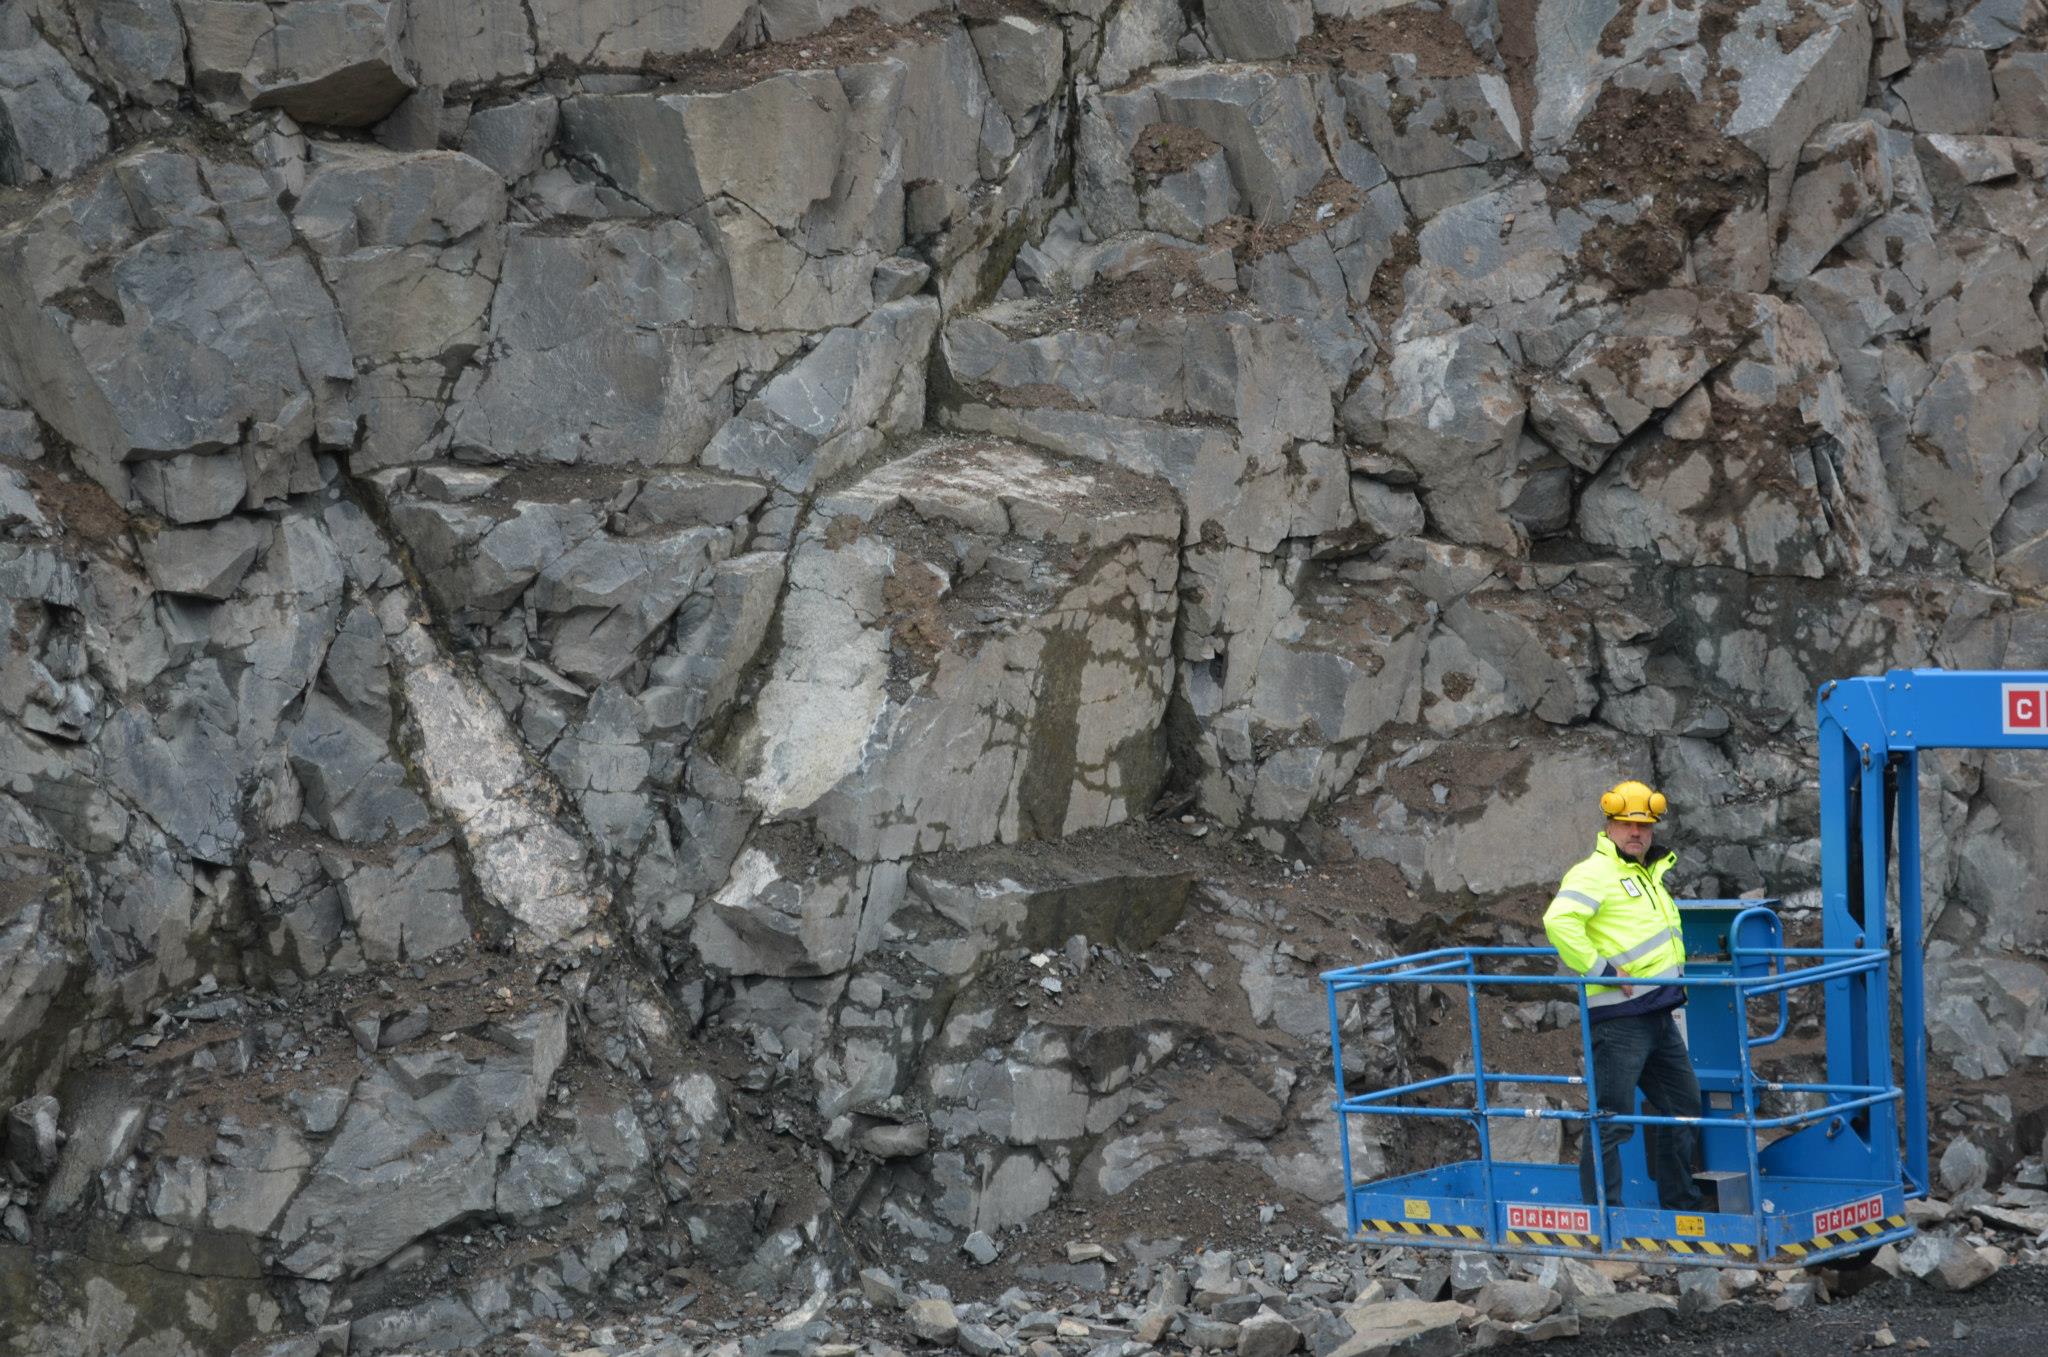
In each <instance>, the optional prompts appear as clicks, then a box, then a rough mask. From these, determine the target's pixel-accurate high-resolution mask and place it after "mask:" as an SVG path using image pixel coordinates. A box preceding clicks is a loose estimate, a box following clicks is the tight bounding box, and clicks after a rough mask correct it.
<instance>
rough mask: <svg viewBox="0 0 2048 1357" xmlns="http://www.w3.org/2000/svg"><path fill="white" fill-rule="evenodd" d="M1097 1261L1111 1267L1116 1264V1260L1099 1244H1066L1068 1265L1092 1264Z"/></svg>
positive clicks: (1071, 1242) (1071, 1241)
mask: <svg viewBox="0 0 2048 1357" xmlns="http://www.w3.org/2000/svg"><path fill="white" fill-rule="evenodd" d="M1097 1259H1100V1260H1102V1261H1103V1262H1105V1263H1109V1264H1111V1265H1114V1264H1115V1263H1116V1259H1115V1258H1114V1257H1112V1256H1111V1255H1110V1252H1109V1250H1108V1249H1105V1248H1103V1247H1102V1245H1100V1244H1082V1243H1076V1242H1074V1241H1073V1240H1069V1241H1068V1242H1067V1261H1068V1262H1069V1263H1092V1262H1094V1261H1096V1260H1097Z"/></svg>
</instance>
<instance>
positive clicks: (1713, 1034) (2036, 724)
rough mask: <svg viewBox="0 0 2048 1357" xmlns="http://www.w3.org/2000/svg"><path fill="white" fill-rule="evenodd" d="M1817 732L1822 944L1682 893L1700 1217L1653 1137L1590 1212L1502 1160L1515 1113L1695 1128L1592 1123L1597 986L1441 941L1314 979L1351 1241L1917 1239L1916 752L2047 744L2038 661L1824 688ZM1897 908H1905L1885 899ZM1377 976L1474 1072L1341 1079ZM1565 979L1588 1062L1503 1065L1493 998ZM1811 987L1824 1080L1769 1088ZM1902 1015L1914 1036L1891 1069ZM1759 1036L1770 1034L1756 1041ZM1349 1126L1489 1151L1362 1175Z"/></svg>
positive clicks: (1545, 1177)
mask: <svg viewBox="0 0 2048 1357" xmlns="http://www.w3.org/2000/svg"><path fill="white" fill-rule="evenodd" d="M1818 727H1819V728H1818V734H1819V741H1820V812H1821V820H1820V827H1821V945H1820V946H1819V947H1787V946H1785V945H1784V933H1783V929H1782V926H1781V925H1780V923H1779V920H1778V916H1777V913H1776V912H1775V911H1774V910H1773V909H1772V908H1771V904H1772V903H1773V902H1771V901H1768V900H1684V901H1680V902H1679V911H1680V918H1681V920H1682V922H1683V929H1684V937H1685V950H1686V962H1685V975H1684V977H1683V979H1682V980H1681V981H1680V982H1679V983H1681V984H1683V985H1685V986H1686V988H1687V1004H1686V1008H1685V1010H1684V1012H1685V1014H1686V1025H1687V1030H1688V1044H1689V1046H1690V1048H1691V1055H1692V1062H1693V1068H1694V1071H1695V1073H1696V1074H1697V1075H1698V1076H1699V1083H1700V1093H1701V1103H1702V1109H1701V1115H1700V1117H1698V1118H1696V1119H1687V1120H1685V1121H1684V1122H1683V1124H1689V1125H1694V1126H1696V1127H1697V1128H1698V1130H1699V1141H1700V1159H1701V1167H1700V1172H1699V1175H1698V1176H1699V1178H1700V1179H1701V1181H1702V1184H1703V1186H1704V1187H1706V1188H1707V1189H1708V1193H1707V1195H1708V1208H1709V1209H1706V1210H1703V1211H1698V1212H1673V1211H1665V1210H1662V1209H1661V1208H1660V1207H1659V1206H1658V1204H1657V1193H1656V1187H1655V1184H1654V1182H1653V1181H1652V1179H1651V1177H1650V1175H1649V1173H1648V1171H1647V1167H1646V1160H1645V1158H1644V1154H1643V1142H1644V1140H1645V1139H1646V1138H1647V1136H1648V1135H1649V1134H1651V1133H1650V1132H1648V1131H1646V1132H1645V1134H1644V1135H1635V1136H1631V1137H1630V1139H1629V1141H1628V1142H1627V1144H1625V1145H1624V1146H1623V1147H1622V1165H1623V1171H1624V1183H1623V1188H1622V1195H1621V1199H1620V1200H1619V1201H1609V1200H1607V1194H1606V1189H1605V1184H1604V1183H1600V1182H1598V1181H1596V1184H1595V1200H1593V1201H1590V1202H1589V1201H1585V1200H1584V1199H1583V1197H1582V1194H1581V1192H1580V1188H1579V1175H1578V1165H1577V1164H1576V1163H1568V1164H1527V1163H1514V1162H1508V1161H1505V1160H1500V1161H1497V1160H1495V1159H1494V1157H1493V1153H1492V1141H1491V1136H1490V1134H1489V1127H1490V1125H1491V1124H1492V1123H1493V1122H1495V1121H1500V1120H1504V1119H1509V1118H1522V1117H1541V1118H1546V1119H1552V1120H1560V1121H1567V1122H1581V1123H1584V1124H1585V1126H1586V1133H1587V1135H1588V1136H1590V1137H1592V1138H1593V1143H1594V1146H1595V1152H1596V1154H1597V1147H1598V1144H1599V1140H1598V1137H1599V1136H1600V1135H1601V1132H1602V1128H1603V1127H1608V1126H1614V1125H1620V1124H1630V1125H1638V1126H1643V1127H1646V1128H1648V1127H1656V1126H1662V1125H1675V1124H1681V1119H1678V1118H1671V1117H1660V1116H1653V1115H1647V1114H1645V1113H1643V1111H1642V1108H1641V1102H1640V1099H1638V1104H1637V1114H1636V1115H1634V1116H1628V1117H1619V1116H1609V1115H1607V1114H1605V1113H1598V1114H1595V1113H1591V1112H1589V1111H1588V1110H1587V1109H1590V1108H1593V1107H1595V1106H1597V1103H1596V1100H1595V1099H1594V1097H1593V1091H1592V1086H1591V1079H1592V1069H1593V1061H1592V1040H1591V1037H1590V1035H1589V1028H1588V1025H1587V1021H1586V1017H1587V1013H1586V986H1587V985H1588V984H1591V983H1594V982H1592V981H1588V980H1586V979H1585V978H1584V977H1581V976H1576V975H1572V974H1569V973H1566V974H1559V973H1557V970H1556V963H1557V954H1556V953H1555V952H1553V951H1552V950H1551V949H1549V948H1547V947H1447V948H1440V949H1438V950H1436V951H1431V952H1421V953H1417V954H1414V955H1411V956H1402V957H1394V958H1391V959H1389V960H1386V961H1378V962H1371V963H1368V964H1365V965H1360V966H1348V967H1344V968H1342V969H1339V970H1333V971H1327V972H1325V973H1324V974H1323V984H1324V989H1325V991H1326V993H1327V996H1328V1000H1329V1017H1330V1043H1331V1053H1332V1056H1333V1059H1334V1062H1335V1069H1336V1082H1337V1100H1336V1102H1335V1103H1334V1104H1333V1107H1334V1110H1335V1111H1336V1113H1337V1123H1338V1143H1339V1151H1340V1153H1341V1155H1342V1158H1343V1170H1344V1182H1345V1184H1346V1192H1345V1213H1346V1219H1347V1221H1348V1223H1349V1226H1350V1232H1351V1235H1352V1236H1353V1237H1354V1238H1359V1239H1364V1240H1368V1241H1373V1242H1381V1243H1387V1244H1405V1245H1411V1246H1421V1247H1430V1248H1452V1249H1482V1250H1487V1251H1490V1252H1498V1253H1552V1254H1564V1255H1568V1256H1572V1257H1580V1258H1625V1259H1632V1260H1636V1261H1653V1262H1662V1263H1671V1262H1686V1263H1700V1264H1708V1265H1718V1266H1733V1267H1760V1266H1771V1267H1784V1266H1800V1265H1804V1264H1807V1263H1815V1262H1820V1261H1823V1260H1826V1259H1830V1258H1837V1257H1841V1256H1845V1255H1850V1254H1859V1253H1863V1252H1866V1251H1868V1250H1871V1249H1874V1248H1876V1247H1878V1246H1879V1245H1881V1244H1884V1243H1886V1242H1888V1241H1892V1240H1900V1239H1904V1238H1906V1237H1907V1236H1909V1235H1911V1234H1912V1233H1913V1230H1912V1227H1911V1226H1910V1225H1909V1224H1908V1223H1907V1220H1906V1217H1905V1203H1906V1201H1907V1200H1908V1199H1909V1198H1913V1197H1921V1196H1925V1195H1926V1193H1927V1186H1928V1164H1927V1041H1926V1026H1925V1016H1926V1013H1925V991H1924V988H1923V986H1924V976H1923V968H1922V952H1923V945H1922V938H1921V908H1920V896H1921V883H1920V811H1919V806H1920V801H1919V771H1920V770H1919V755H1920V751H1921V750H1923V749H1944V748H1946V749H2043V748H2048V671H2039V672H2011V673H2007V672H1960V671H1947V670H1940V669H1907V670H1893V671H1892V672H1890V673H1888V674H1886V675H1884V676H1883V677H1882V678H1854V679H1842V680H1837V681H1832V682H1829V683H1826V684H1823V685H1822V686H1821V689H1820V693H1819V721H1818ZM1562 865H1563V864H1560V869H1561V868H1562ZM1893 891H1895V892H1896V895H1895V897H1894V896H1893V894H1892V892H1893ZM1892 898H1896V899H1897V901H1898V905H1899V908H1898V912H1897V914H1896V916H1892V915H1891V914H1890V912H1889V909H1888V902H1889V900H1890V899H1892ZM1894 968H1896V971H1897V987H1896V989H1894V987H1893V971H1894ZM1381 985H1435V986H1439V987H1442V988H1443V989H1446V990H1452V991H1455V990H1459V989H1462V990H1463V991H1464V996H1465V1010H1466V1019H1467V1021H1468V1023H1469V1024H1470V1028H1471V1044H1472V1072H1471V1073H1458V1074H1447V1075H1442V1076H1440V1077H1437V1078H1433V1079H1423V1080H1419V1081H1416V1082H1413V1083H1407V1084H1401V1085H1397V1086H1394V1087H1390V1088H1380V1089H1370V1090H1365V1091H1358V1090H1354V1089H1348V1088H1347V1087H1346V1086H1345V1079H1344V1051H1343V1030H1342V1029H1343V1008H1344V996H1346V995H1350V994H1357V993H1359V992H1361V991H1370V990H1372V989H1373V988H1374V987H1376V986H1381ZM1560 985H1563V986H1569V987H1571V989H1572V992H1573V993H1574V994H1576V996H1577V999H1578V1008H1579V1029H1578V1035H1579V1044H1580V1052H1579V1058H1580V1069H1579V1071H1578V1072H1577V1073H1572V1074H1565V1073H1558V1072H1554V1071H1553V1072H1540V1073H1534V1074H1528V1073H1506V1072H1495V1071H1492V1070H1489V1069H1488V1068H1487V1064H1486V1055H1485V1050H1484V1043H1483V1041H1482V1038H1481V1024H1480V1014H1479V995H1480V993H1481V991H1482V990H1484V991H1488V992H1490V993H1493V994H1505V995H1509V996H1519V997H1543V996H1545V995H1546V994H1549V993H1555V987H1557V986H1560ZM1546 987H1548V988H1547V989H1546ZM1806 987H1818V988H1819V989H1820V990H1821V993H1822V1000H1823V1004H1824V1011H1825V1023H1824V1029H1825V1034H1826V1049H1827V1064H1826V1078H1825V1079H1824V1080H1823V1081H1821V1082H1819V1083H1774V1082H1768V1081H1765V1080H1763V1079H1761V1078H1759V1077H1758V1076H1757V1074H1756V1073H1755V1071H1754V1069H1753V1068H1752V1061H1751V1052H1752V1051H1754V1050H1756V1049H1757V1048H1759V1047H1763V1046H1768V1045H1770V1044H1772V1043H1773V1042H1776V1041H1778V1040H1779V1039H1781V1038H1782V1037H1783V1036H1784V1035H1785V1029H1786V1023H1787V1020H1788V1017H1789V1011H1790V996H1791V992H1792V991H1793V990H1795V989H1801V988H1806ZM1759 1000H1761V1001H1763V1002H1762V1003H1761V1004H1759V1003H1758V1002H1757V1001H1759ZM1772 1001H1775V1002H1772ZM1895 1013H1896V1018H1897V1021H1898V1027H1899V1031H1900V1033H1901V1038H1900V1046H1901V1050H1900V1052H1899V1060H1898V1063H1897V1066H1896V1071H1895V1065H1894V1060H1893V1054H1892V1049H1891V1036H1892V1022H1893V1018H1894V1015H1895ZM1758 1027H1762V1028H1765V1029H1766V1030H1763V1031H1760V1032H1759V1031H1756V1030H1753V1029H1756V1028H1758ZM1895 1074H1896V1077H1895ZM1504 1085H1519V1086H1528V1085H1536V1086H1540V1087H1556V1088H1559V1089H1560V1090H1561V1091H1563V1092H1565V1093H1566V1095H1567V1097H1566V1099H1565V1101H1567V1102H1575V1103H1577V1104H1579V1106H1576V1107H1574V1106H1567V1107H1563V1108H1550V1107H1532V1106H1526V1105H1524V1106H1515V1105H1509V1104H1507V1103H1505V1102H1504V1101H1502V1100H1501V1098H1500V1096H1499V1093H1500V1090H1501V1088H1502V1086H1504ZM1767 1094H1769V1095H1779V1096H1778V1097H1776V1098H1775V1099H1774V1101H1775V1102H1776V1103H1777V1104H1779V1106H1778V1107H1774V1108H1773V1109H1771V1112H1772V1114H1771V1115H1765V1111H1766V1109H1765V1107H1764V1100H1765V1096H1766V1095H1767ZM1787 1107H1789V1110H1784V1109H1785V1108H1787ZM1359 1116H1394V1117H1429V1118H1447V1119H1452V1120H1458V1121H1463V1122H1465V1123H1467V1124H1468V1125H1470V1126H1471V1127H1472V1128H1473V1129H1474V1131H1475V1132H1476V1133H1477V1138H1478V1144H1479V1157H1478V1158H1477V1159H1472V1160H1466V1161H1464V1162H1462V1163H1455V1164H1447V1165H1444V1166H1442V1167H1440V1168H1434V1169H1427V1170H1424V1171H1422V1172H1419V1173H1410V1174H1405V1175H1403V1176H1401V1177H1397V1178H1386V1179H1381V1180H1379V1181H1376V1182H1365V1183H1360V1182H1357V1181H1356V1179H1355V1176H1354V1173H1353V1170H1352V1162H1351V1119H1352V1118H1353V1117H1359ZM1594 1177H1595V1179H1596V1180H1598V1179H1599V1177H1600V1175H1598V1174H1595V1175H1594Z"/></svg>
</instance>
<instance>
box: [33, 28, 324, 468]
mask: <svg viewBox="0 0 2048 1357" xmlns="http://www.w3.org/2000/svg"><path fill="white" fill-rule="evenodd" d="M238 8H240V7H239V6H238ZM224 217H225V218H227V219H228V220H231V221H232V223H233V227H232V229H229V227H228V226H227V225H226V223H225V222H224V221H223V218H224ZM291 238H292V237H291V228H290V224H289V222H288V221H287V220H286V219H285V217H284V214H283V213H282V212H281V211H280V210H279V208H278V207H277V204H276V201H275V195H274V193H272V192H271V191H270V190H269V189H268V188H267V187H266V186H265V185H264V183H263V180H262V178H261V176H260V175H257V174H256V173H255V172H254V171H251V170H246V169H243V168H242V167H239V166H228V165H222V164H218V163H215V162H203V161H200V160H197V159H195V158H193V157H191V156H188V155H184V154H180V153H177V152H171V151H140V152H137V153H134V154H132V155H130V156H128V157H125V158H124V159H122V160H120V161H118V162H116V164H115V165H114V166H113V168H112V170H111V172H110V173H109V174H107V175H104V176H102V177H101V178H100V179H99V180H98V181H97V182H96V183H95V184H94V185H93V186H92V187H91V188H89V189H81V190H79V191H78V192H77V193H76V194H72V195H66V196H60V197H58V198H57V199H55V200H53V201H52V202H50V203H49V204H48V205H47V206H45V207H44V208H43V209H42V210H41V211H40V212H38V213H36V214H35V215H34V216H32V217H30V218H29V219H28V220H26V221H23V222H20V223H17V224H16V225H14V226H12V227H10V228H8V229H7V230H6V231H4V232H0V260H4V261H5V262H4V266H0V318H4V320H5V322H6V324H5V325H4V327H0V380H5V381H8V382H9V383H10V384H13V385H17V386H19V387H20V388H21V389H23V390H24V391H27V392H29V393H31V394H32V396H33V398H34V399H35V401H36V410H37V413H38V414H39V415H41V416H42V417H43V418H44V419H45V420H47V421H48V422H49V423H50V424H51V426H52V427H54V428H55V429H57V431H58V432H60V433H61V434H63V435H64V437H65V438H67V439H68V440H69V441H70V442H71V443H72V444H73V445H74V446H75V447H76V448H77V450H78V460H79V464H80V467H81V469H82V470H84V471H86V472H87V473H88V474H90V475H91V476H92V477H93V478H94V479H95V480H98V481H99V482H100V484H101V485H103V486H105V487H106V489H107V490H108V492H109V493H111V494H112V495H113V496H114V497H115V499H116V500H117V501H124V502H125V501H127V500H128V499H129V498H130V495H131V485H130V476H129V467H130V464H132V463H135V462H140V461H145V460H157V459H175V458H178V457H181V456H190V457H192V458H194V459H198V458H203V457H210V456H217V455H220V454H223V453H229V454H240V458H241V460H243V461H244V462H245V463H246V464H247V465H248V466H250V467H254V468H256V469H257V470H258V473H259V477H262V478H268V477H269V476H272V475H276V474H283V475H286V476H288V477H289V476H290V475H294V474H298V473H297V472H296V471H294V470H292V467H293V466H294V464H295V463H296V465H297V466H298V467H301V468H309V467H310V458H309V457H308V456H307V451H308V449H309V448H310V447H311V445H312V444H313V442H314V440H315V439H316V438H320V439H323V440H325V439H341V438H344V437H345V435H346V433H347V431H348V428H349V425H350V423H351V419H350V408H349V401H348V382H349V380H350V379H351V378H352V377H353V376H354V372H355V367H354V363H353V361H352V358H351V355H350V351H349V347H348V341H347V338H346V335H345V334H344V332H343V329H342V324H341V318H340V316H339V314H338V313H337V311H336V308H335V305H334V302H333V300H332V298H331V296H330V295H329V293H328V291H327V289H326V288H325V287H324V286H323V285H322V282H321V279H320V277H319V275H318V274H317V273H316V272H315V271H314V269H313V268H312V266H311V265H310V264H309V263H308V262H307V260H306V259H305V257H304V256H303V255H300V254H298V253H296V252H295V251H292V250H291V249H290V248H289V245H290V242H291ZM297 459H304V460H297ZM183 468H184V469H183V470H181V471H180V472H179V473H178V474H179V475H185V474H188V473H193V474H201V475H203V473H202V472H199V471H198V468H197V463H196V460H195V461H194V462H188V463H185V464H183Z"/></svg>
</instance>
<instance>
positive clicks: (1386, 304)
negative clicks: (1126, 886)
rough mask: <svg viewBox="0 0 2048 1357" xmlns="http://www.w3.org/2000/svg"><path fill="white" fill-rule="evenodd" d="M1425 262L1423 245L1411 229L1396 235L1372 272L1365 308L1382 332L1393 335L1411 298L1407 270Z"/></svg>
mask: <svg viewBox="0 0 2048 1357" xmlns="http://www.w3.org/2000/svg"><path fill="white" fill-rule="evenodd" d="M1421 262H1422V246H1421V243H1420V242H1419V241H1417V240H1416V238H1415V233H1414V232H1412V231H1403V232H1401V233H1400V234H1399V235H1397V236H1395V237H1394V239H1393V241H1392V243H1391V244H1390V246H1389V247H1388V250H1387V257H1386V258H1385V259H1383V260H1381V261H1380V266H1379V267H1378V268H1377V269H1375V270H1374V271H1373V275H1372V290H1371V291H1370V292H1369V293H1367V295H1366V309H1367V310H1368V311H1369V312H1371V314H1372V319H1373V323H1374V324H1375V325H1377V326H1379V330H1380V333H1381V334H1383V335H1384V334H1391V333H1393V329H1394V322H1395V321H1397V320H1399V319H1400V317H1401V310H1402V308H1403V307H1404V306H1405V305H1406V304H1407V301H1408V286H1407V279H1408V270H1410V269H1412V268H1414V267H1415V266H1416V265H1417V264H1419V263H1421Z"/></svg>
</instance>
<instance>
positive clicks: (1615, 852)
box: [1593, 829, 1678, 875]
mask: <svg viewBox="0 0 2048 1357" xmlns="http://www.w3.org/2000/svg"><path fill="white" fill-rule="evenodd" d="M1593 851H1594V852H1596V853H1598V854H1600V855H1601V856H1602V857H1608V858H1612V859H1614V860H1615V861H1616V862H1618V863H1620V864H1621V865H1622V866H1624V867H1638V866H1639V867H1641V868H1642V869H1643V870H1644V871H1648V872H1656V873H1659V874H1660V875H1661V874H1662V873H1664V872H1668V871H1670V870H1671V868H1672V866H1673V865H1674V864H1676V863H1677V861H1678V854H1676V853H1674V852H1672V851H1671V850H1669V849H1667V848H1665V847H1664V846H1663V845H1661V844H1659V843H1658V842H1657V841H1656V840H1655V839H1652V840H1650V847H1649V851H1648V852H1646V853H1644V854H1643V860H1642V861H1641V862H1640V863H1638V862H1637V861H1636V860H1635V859H1634V858H1627V857H1623V856H1622V855H1621V850H1620V849H1619V848H1616V847H1615V846H1614V840H1612V839H1610V838H1608V837H1607V831H1606V830H1604V829H1603V830H1601V831H1600V832H1599V833H1598V834H1595V835H1594V836H1593Z"/></svg>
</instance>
